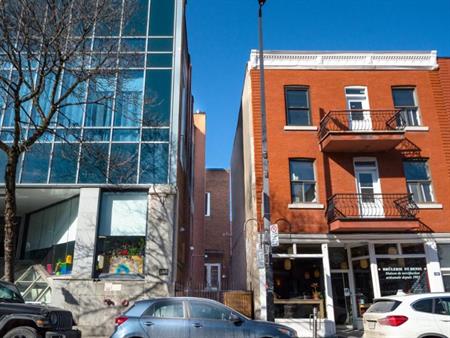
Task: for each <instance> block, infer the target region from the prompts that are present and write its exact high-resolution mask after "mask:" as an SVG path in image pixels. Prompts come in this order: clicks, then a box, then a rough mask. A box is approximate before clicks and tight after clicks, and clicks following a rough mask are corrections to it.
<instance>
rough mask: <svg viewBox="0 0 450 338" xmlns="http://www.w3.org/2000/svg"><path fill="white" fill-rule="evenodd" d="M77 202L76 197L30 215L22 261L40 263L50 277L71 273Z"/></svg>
mask: <svg viewBox="0 0 450 338" xmlns="http://www.w3.org/2000/svg"><path fill="white" fill-rule="evenodd" d="M78 201H79V198H78V197H75V198H72V199H70V200H67V201H64V202H62V203H59V204H56V205H53V206H51V207H48V208H46V209H43V210H40V211H38V212H35V213H32V214H31V215H30V216H29V221H28V230H27V242H26V247H25V259H29V260H33V261H37V262H40V263H41V264H42V265H43V266H44V267H45V269H46V270H47V272H48V273H49V274H51V275H57V276H59V275H66V274H70V272H71V271H72V265H73V251H74V248H75V236H76V231H77V220H78Z"/></svg>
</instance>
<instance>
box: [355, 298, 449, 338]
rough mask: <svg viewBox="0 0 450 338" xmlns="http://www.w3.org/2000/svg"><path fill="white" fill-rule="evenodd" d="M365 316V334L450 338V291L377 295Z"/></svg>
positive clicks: (371, 337)
mask: <svg viewBox="0 0 450 338" xmlns="http://www.w3.org/2000/svg"><path fill="white" fill-rule="evenodd" d="M363 319H364V336H363V338H382V337H384V338H450V293H423V294H414V295H405V296H388V297H382V298H378V299H375V301H374V304H372V305H371V306H370V307H369V309H368V310H367V312H366V313H365V314H364V316H363Z"/></svg>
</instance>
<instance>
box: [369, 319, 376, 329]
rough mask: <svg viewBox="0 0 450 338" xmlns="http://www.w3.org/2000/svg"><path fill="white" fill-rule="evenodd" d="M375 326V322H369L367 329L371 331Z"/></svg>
mask: <svg viewBox="0 0 450 338" xmlns="http://www.w3.org/2000/svg"><path fill="white" fill-rule="evenodd" d="M376 325H377V322H372V321H370V322H369V329H371V330H373V329H374V328H375V326H376Z"/></svg>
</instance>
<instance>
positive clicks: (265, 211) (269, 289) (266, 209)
mask: <svg viewBox="0 0 450 338" xmlns="http://www.w3.org/2000/svg"><path fill="white" fill-rule="evenodd" d="M265 2H266V0H258V3H259V12H258V29H259V30H258V31H259V34H258V35H259V81H260V86H259V94H260V100H261V102H260V104H261V146H262V161H263V192H262V199H261V211H262V215H263V221H264V267H265V273H266V312H267V317H266V319H267V320H268V321H272V322H273V321H274V309H273V270H272V246H271V244H270V197H269V196H270V195H269V157H268V153H267V125H266V98H265V86H264V47H263V30H262V8H263V6H264V4H265Z"/></svg>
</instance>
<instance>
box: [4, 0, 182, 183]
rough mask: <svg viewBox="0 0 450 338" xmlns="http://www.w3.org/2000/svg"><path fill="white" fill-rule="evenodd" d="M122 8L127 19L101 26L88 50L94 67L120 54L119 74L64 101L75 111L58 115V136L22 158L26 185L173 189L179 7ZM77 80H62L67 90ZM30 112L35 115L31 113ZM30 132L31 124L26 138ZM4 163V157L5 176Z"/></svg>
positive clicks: (7, 134) (8, 119)
mask: <svg viewBox="0 0 450 338" xmlns="http://www.w3.org/2000/svg"><path fill="white" fill-rule="evenodd" d="M117 6H121V7H122V8H123V11H122V13H125V14H124V15H126V16H127V17H124V18H122V20H121V24H120V25H119V26H118V27H112V28H111V29H108V30H106V29H105V27H103V26H102V25H101V24H100V23H97V25H96V28H95V31H94V36H93V37H92V38H91V39H89V40H88V43H87V46H86V48H88V49H89V50H90V51H91V58H90V61H87V62H91V64H95V62H96V60H97V59H96V56H97V55H101V53H102V52H104V51H105V50H108V51H109V50H114V51H115V52H116V54H117V60H116V62H113V63H112V64H115V67H118V70H119V71H118V72H112V74H113V75H111V76H105V77H103V78H96V79H95V80H92V81H90V82H89V83H86V84H83V85H80V86H79V87H78V88H77V90H76V91H75V92H74V93H73V94H72V95H71V96H69V97H68V98H67V99H66V102H67V103H70V104H72V105H68V106H66V107H65V108H63V109H62V110H61V111H60V112H59V113H58V115H57V117H56V120H55V121H54V123H52V128H54V129H53V131H54V132H53V133H49V134H48V135H45V137H43V138H42V139H41V140H40V141H39V143H37V144H35V145H34V146H33V147H32V148H31V150H30V151H29V152H27V153H26V154H25V156H23V158H21V163H20V165H19V169H18V174H19V177H18V181H19V182H20V183H37V184H39V183H41V184H42V183H51V184H77V183H80V184H85V183H90V184H107V183H113V184H150V183H167V179H168V160H169V157H168V153H169V135H170V132H169V129H170V119H171V103H172V73H173V59H174V57H173V52H174V12H175V0H152V1H149V0H133V1H131V0H118V1H117ZM4 67H5V69H3V70H0V71H4V72H5V73H8V74H9V76H10V77H13V76H17V75H16V74H15V72H14V71H13V70H11V69H7V68H6V67H8V66H7V65H4ZM73 81H74V79H73V77H72V76H71V75H70V74H64V75H63V85H62V86H63V87H69V86H70V85H71V84H72V83H73ZM77 102H83V103H88V104H81V105H79V104H76V103H77ZM2 106H3V105H2ZM25 110H30V112H29V114H31V115H32V116H33V112H32V111H31V110H32V109H31V107H28V108H27V107H25ZM26 115H27V114H24V120H26V119H27V116H26ZM12 116H13V115H12V111H10V109H9V110H8V109H6V110H5V108H4V109H3V111H2V112H1V116H0V139H1V140H2V141H5V142H11V141H12V126H13V119H12ZM31 129H32V128H31V127H30V126H29V125H28V124H25V125H24V131H23V132H24V134H25V135H26V133H30V132H32V130H31ZM5 163H6V158H5V156H4V154H3V153H1V155H0V169H3V168H4V166H5ZM1 180H3V176H2V175H0V181H1Z"/></svg>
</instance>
